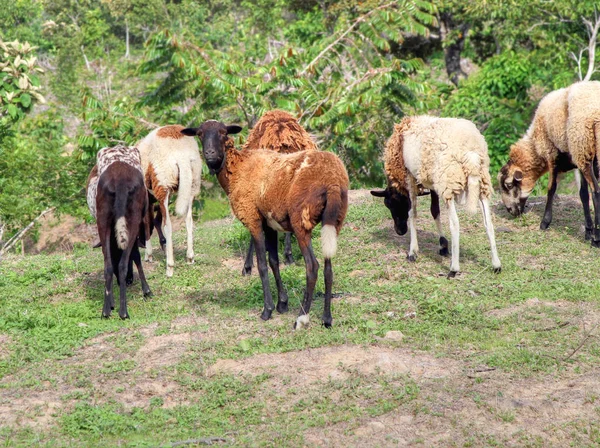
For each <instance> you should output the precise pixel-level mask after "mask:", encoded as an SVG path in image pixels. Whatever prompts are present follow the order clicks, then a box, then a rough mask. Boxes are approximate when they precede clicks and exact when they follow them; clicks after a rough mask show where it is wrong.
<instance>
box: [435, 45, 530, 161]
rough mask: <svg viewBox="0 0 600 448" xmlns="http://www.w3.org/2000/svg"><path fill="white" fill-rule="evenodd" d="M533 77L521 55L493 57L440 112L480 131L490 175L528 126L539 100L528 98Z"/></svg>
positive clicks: (513, 53) (525, 58) (526, 58)
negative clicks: (471, 122) (487, 156)
mask: <svg viewBox="0 0 600 448" xmlns="http://www.w3.org/2000/svg"><path fill="white" fill-rule="evenodd" d="M535 74H536V70H535V69H534V67H533V65H532V62H531V61H530V60H529V59H528V57H527V55H525V54H523V53H515V52H505V53H502V54H501V55H498V56H494V57H492V58H490V59H488V60H487V61H486V62H485V64H483V65H482V67H481V69H480V70H479V72H477V73H475V74H474V75H472V76H471V77H469V79H468V80H467V81H466V82H464V84H463V85H462V86H461V88H460V89H459V90H458V91H457V92H456V93H455V94H454V95H453V96H452V97H451V98H450V99H449V101H448V103H447V104H446V105H445V107H444V109H443V114H444V115H445V116H451V117H468V118H469V119H470V120H472V121H474V122H475V123H476V124H477V126H478V127H479V128H480V129H481V130H483V135H484V136H485V138H486V141H487V143H488V150H489V153H490V163H491V169H492V171H493V172H497V171H498V170H499V169H500V168H501V167H502V165H504V163H505V161H506V159H507V156H508V151H509V148H510V145H511V144H513V143H514V142H516V141H517V140H518V139H519V138H520V137H521V135H522V134H523V133H524V131H525V130H526V129H527V127H528V126H529V122H530V119H531V116H532V113H533V108H534V107H535V106H536V105H537V104H536V101H539V99H540V98H537V99H533V100H532V99H531V98H530V96H529V91H530V87H531V86H532V84H533V82H534V81H535Z"/></svg>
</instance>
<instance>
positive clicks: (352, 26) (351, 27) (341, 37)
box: [300, 1, 398, 75]
mask: <svg viewBox="0 0 600 448" xmlns="http://www.w3.org/2000/svg"><path fill="white" fill-rule="evenodd" d="M397 3H398V2H397V1H393V2H390V3H386V4H385V5H381V6H379V7H377V8H375V9H373V10H371V11H369V12H368V13H366V14H364V15H362V16H360V17H359V18H358V19H356V20H355V21H354V23H352V25H350V26H349V27H348V29H346V31H344V32H343V33H342V34H341V35H340V36H339V37H338V38H337V39H336V40H334V41H333V42H332V43H330V44H329V45H327V47H325V49H324V50H323V51H321V52H320V53H319V54H318V55H317V57H315V58H314V59H313V60H312V61H310V62H309V63H308V65H307V66H306V67H304V69H302V71H301V72H300V75H304V74H305V73H306V72H307V71H308V70H309V69H310V68H311V67H312V66H313V65H314V64H315V63H316V62H317V61H318V60H319V59H321V58H322V57H323V55H324V54H325V53H327V52H328V51H329V50H331V49H332V48H333V47H335V46H336V45H337V44H338V43H339V42H340V41H341V40H342V39H343V38H344V37H346V35H348V33H350V32H351V31H352V30H353V29H354V28H356V26H357V25H358V24H359V23H361V22H363V21H364V20H365V19H366V18H367V17H369V16H370V15H372V14H374V13H375V12H377V11H381V10H382V9H387V8H389V7H390V6H393V5H396V4H397Z"/></svg>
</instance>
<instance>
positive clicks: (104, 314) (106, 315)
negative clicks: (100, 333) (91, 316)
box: [102, 311, 110, 319]
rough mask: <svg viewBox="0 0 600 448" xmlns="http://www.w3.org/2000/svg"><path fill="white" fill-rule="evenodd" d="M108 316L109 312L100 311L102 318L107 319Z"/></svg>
mask: <svg viewBox="0 0 600 448" xmlns="http://www.w3.org/2000/svg"><path fill="white" fill-rule="evenodd" d="M108 318H110V312H108V313H107V312H106V311H102V319H108Z"/></svg>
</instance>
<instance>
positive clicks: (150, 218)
mask: <svg viewBox="0 0 600 448" xmlns="http://www.w3.org/2000/svg"><path fill="white" fill-rule="evenodd" d="M154 201H156V199H154V196H152V195H151V194H150V193H148V207H147V208H146V219H145V221H146V222H145V224H146V225H147V227H148V231H147V232H146V250H145V251H144V261H147V262H148V263H152V261H153V258H152V243H151V242H150V238H151V237H152V227H154V213H153V207H154Z"/></svg>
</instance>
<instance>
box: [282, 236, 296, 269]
mask: <svg viewBox="0 0 600 448" xmlns="http://www.w3.org/2000/svg"><path fill="white" fill-rule="evenodd" d="M283 256H284V257H285V264H294V256H293V255H292V234H291V233H286V234H285V243H284V246H283Z"/></svg>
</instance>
